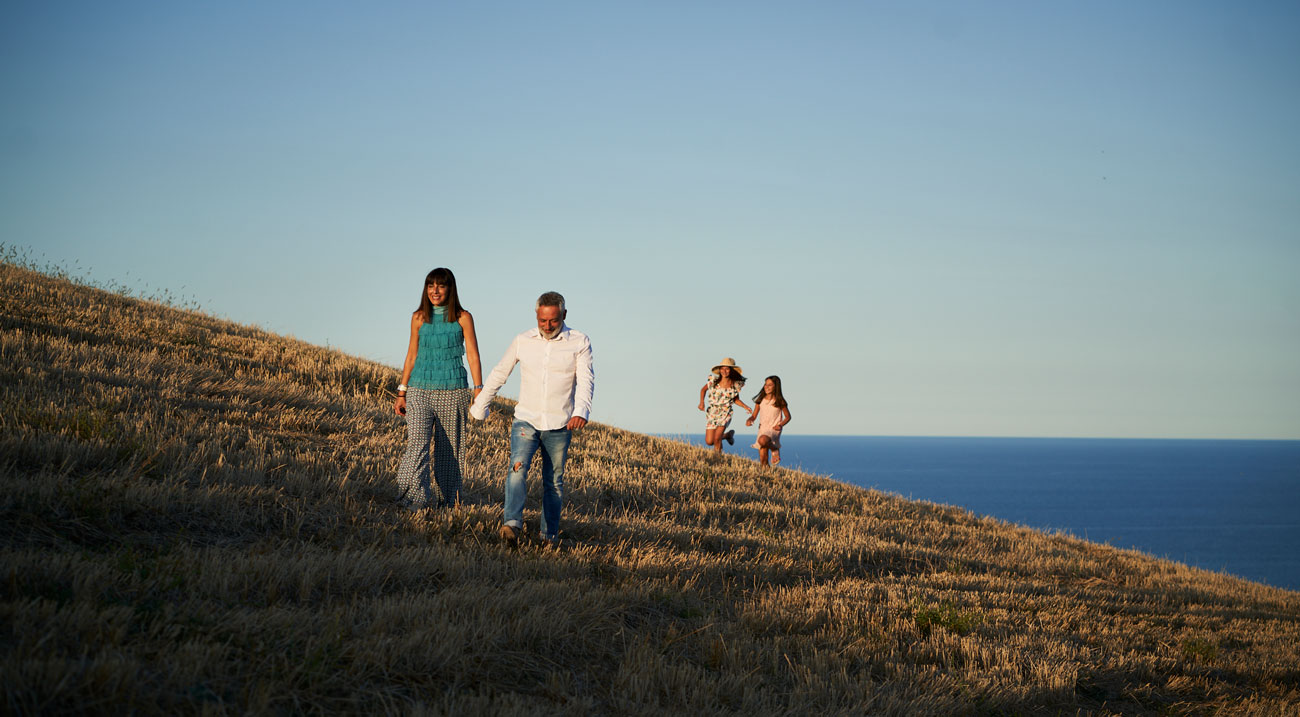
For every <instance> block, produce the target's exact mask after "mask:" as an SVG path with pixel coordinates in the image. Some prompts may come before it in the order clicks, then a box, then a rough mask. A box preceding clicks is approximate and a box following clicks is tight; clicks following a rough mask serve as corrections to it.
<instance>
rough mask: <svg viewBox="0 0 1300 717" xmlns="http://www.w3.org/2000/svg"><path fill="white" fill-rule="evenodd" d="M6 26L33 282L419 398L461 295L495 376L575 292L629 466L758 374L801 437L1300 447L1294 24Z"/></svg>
mask: <svg viewBox="0 0 1300 717" xmlns="http://www.w3.org/2000/svg"><path fill="white" fill-rule="evenodd" d="M4 7H5V11H4V14H5V20H4V22H3V23H0V93H3V94H2V95H0V96H3V98H4V102H5V107H6V110H5V112H4V113H0V153H2V154H0V156H3V157H4V158H5V159H4V161H3V163H0V242H4V243H7V244H11V245H18V246H24V247H29V248H30V249H31V250H32V253H33V254H34V255H36V256H38V257H43V258H44V259H46V260H49V261H52V262H55V263H60V264H64V265H66V266H69V267H71V266H74V264H75V265H77V266H79V267H80V270H82V271H85V272H87V273H89V274H90V275H91V276H92V278H95V279H98V280H100V281H109V280H115V281H119V282H122V283H126V284H132V285H137V286H142V287H143V286H146V285H147V286H148V287H150V288H153V289H160V288H167V289H171V290H173V291H177V292H180V293H183V294H184V295H186V296H191V297H194V298H195V299H197V300H198V301H199V302H200V303H201V304H202V306H203V307H204V309H205V310H207V311H209V312H210V313H213V314H216V315H219V316H224V317H226V318H230V319H233V320H236V321H239V322H243V323H252V324H258V325H261V326H263V327H265V328H267V329H269V330H272V331H276V332H281V333H287V334H292V335H294V336H297V337H299V338H302V339H305V340H308V341H311V342H313V343H319V344H326V343H328V344H329V345H330V346H333V347H337V348H339V349H342V350H344V351H346V352H348V353H351V354H355V355H359V356H364V357H368V358H372V359H375V360H378V361H381V362H384V363H387V364H390V365H393V366H397V365H398V363H399V362H400V361H401V358H402V355H403V353H404V351H405V342H406V325H407V320H408V316H409V312H410V311H411V310H412V309H413V308H414V306H415V302H416V300H417V298H418V295H419V291H420V284H421V281H422V279H423V276H424V274H425V273H426V272H427V271H428V270H429V269H431V268H433V267H435V266H447V267H450V268H451V269H453V270H454V271H455V272H456V275H457V277H458V279H459V283H460V288H461V294H462V296H463V299H464V303H465V305H466V306H467V307H468V308H469V309H470V310H471V311H473V312H474V314H475V317H476V320H477V323H478V325H479V338H480V342H481V344H482V347H483V353H484V357H485V363H486V364H487V365H486V366H485V367H484V370H485V371H486V370H488V369H489V368H490V366H491V365H492V364H493V363H495V361H496V359H497V358H498V357H499V356H500V354H501V351H502V350H504V348H505V347H506V345H507V344H508V343H509V341H510V338H511V337H512V336H513V335H514V334H515V333H517V332H518V331H521V330H523V329H526V328H528V327H529V326H530V325H531V323H532V316H531V313H532V302H533V300H534V299H535V298H536V296H537V295H538V294H540V293H541V292H542V291H545V290H551V289H554V290H558V291H561V292H562V293H564V294H565V295H566V296H567V297H568V299H569V305H570V314H569V323H570V324H571V325H572V326H574V327H577V328H580V329H582V330H584V331H586V332H587V333H589V334H590V335H591V336H592V340H593V345H594V347H595V351H596V370H597V395H596V401H595V412H594V414H593V418H594V419H595V420H599V421H603V422H607V423H612V424H615V425H619V426H623V427H626V428H630V429H633V430H641V431H655V432H674V433H676V432H699V431H702V430H703V417H702V414H700V413H699V412H698V411H697V410H696V409H695V403H696V401H697V399H698V391H699V388H700V386H701V385H702V383H703V379H704V377H705V375H706V374H707V372H708V369H709V367H710V366H712V365H713V364H714V363H716V362H717V361H718V360H719V359H721V358H722V357H724V356H732V357H735V359H736V360H737V362H738V363H740V364H741V365H742V366H743V367H744V369H745V371H746V373H747V374H749V375H750V376H752V377H755V378H758V379H761V378H762V377H763V376H766V375H768V374H778V375H780V376H781V377H782V378H783V380H784V382H785V385H786V392H787V397H788V398H789V399H790V403H791V407H792V412H793V414H794V423H792V424H791V426H790V431H791V433H792V434H795V433H809V434H866V435H984V436H1119V437H1225V438H1300V360H1297V357H1300V311H1298V310H1300V281H1297V280H1296V276H1297V274H1298V270H1300V209H1297V207H1300V201H1298V200H1300V197H1297V194H1300V142H1298V141H1297V139H1296V131H1295V128H1296V127H1300V71H1298V70H1297V68H1300V50H1297V46H1296V44H1295V42H1294V38H1295V37H1296V35H1297V32H1298V31H1300V9H1297V8H1296V6H1294V5H1292V4H1288V3H1245V4H1238V5H1232V6H1228V5H1224V4H1221V3H1200V2H1192V3H1189V2H1144V3H1122V2H1089V3H1031V2H1023V3H985V4H979V5H973V4H970V3H956V2H953V3H932V2H914V3H913V2H909V3H898V2H891V3H847V2H846V3H836V2H822V3H799V4H796V3H762V2H745V3H684V2H656V3H609V2H604V3H598V2H583V3H574V2H556V3H526V2H518V3H500V2H486V3H462V4H456V5H454V6H448V5H447V4H437V3H373V4H367V5H365V6H362V5H358V4H356V3H343V2H336V3H328V2H327V3H288V2H279V3H251V2H232V3H221V4H198V3H162V2H115V3H89V2H80V3H79V2H68V3H35V2H20V3H13V2H10V3H6V4H5V6H4ZM757 385H758V383H757V382H755V384H754V388H755V389H756V388H757ZM511 390H512V387H511V386H508V387H507V391H506V393H507V394H509V393H510V392H511ZM746 400H747V401H748V396H747V397H746Z"/></svg>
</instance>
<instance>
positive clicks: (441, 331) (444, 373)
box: [408, 306, 469, 390]
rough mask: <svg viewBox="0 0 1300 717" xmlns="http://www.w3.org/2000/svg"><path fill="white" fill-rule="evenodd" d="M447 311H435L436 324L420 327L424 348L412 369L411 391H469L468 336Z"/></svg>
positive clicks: (419, 351) (418, 353) (432, 322)
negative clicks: (467, 368)
mask: <svg viewBox="0 0 1300 717" xmlns="http://www.w3.org/2000/svg"><path fill="white" fill-rule="evenodd" d="M446 314H447V308H446V307H444V306H435V307H433V316H432V317H430V318H432V319H433V320H432V321H430V322H429V323H427V324H425V325H423V326H421V327H420V345H419V348H418V349H417V351H416V354H415V366H414V367H413V368H412V369H411V382H410V384H408V385H409V386H410V387H411V388H423V389H434V390H447V389H452V388H467V387H468V386H469V379H468V376H467V374H466V373H465V364H464V362H463V361H462V360H461V359H462V357H464V356H465V332H464V331H462V330H461V328H460V322H459V321H447V319H446Z"/></svg>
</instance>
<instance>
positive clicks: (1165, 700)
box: [0, 263, 1300, 714]
mask: <svg viewBox="0 0 1300 717" xmlns="http://www.w3.org/2000/svg"><path fill="white" fill-rule="evenodd" d="M0 297H2V298H0V309H2V316H0V427H2V428H3V432H2V438H0V567H2V568H3V572H2V573H0V578H2V582H0V585H2V587H0V614H2V615H3V628H2V629H0V630H2V631H0V673H2V674H3V676H4V677H3V688H2V690H3V696H2V697H0V709H3V710H4V711H6V712H10V713H19V714H36V713H41V714H54V713H68V712H85V711H89V712H106V713H122V712H127V711H138V712H140V713H143V714H172V713H176V712H198V711H204V712H214V713H244V712H250V711H251V712H268V711H269V712H304V711H312V712H315V711H321V712H339V711H347V712H357V711H366V712H371V711H379V712H383V711H388V712H402V713H410V712H421V711H429V712H434V713H458V714H474V713H482V712H488V711H493V712H506V713H521V714H527V713H535V714H553V713H561V714H639V713H646V714H649V713H660V714H662V713H669V712H671V713H681V712H694V713H729V712H737V713H746V714H817V713H821V714H844V713H850V714H852V713H871V714H891V713H894V714H904V713H908V714H916V713H929V714H954V713H956V714H964V713H980V714H997V713H1047V714H1058V713H1074V712H1076V711H1079V710H1082V711H1085V712H1102V713H1109V712H1117V713H1118V712H1123V713H1151V714H1201V713H1207V712H1213V711H1216V710H1223V711H1226V712H1228V713H1233V714H1237V713H1240V714H1246V713H1257V714H1280V713H1286V712H1291V713H1295V711H1296V710H1297V708H1298V706H1300V687H1298V684H1300V664H1298V658H1297V649H1298V648H1297V645H1300V594H1297V593H1295V592H1289V591H1285V590H1278V589H1273V588H1269V587H1266V586H1263V585H1259V584H1255V583H1250V582H1246V581H1243V580H1239V579H1235V578H1230V577H1226V576H1222V575H1217V574H1212V573H1208V572H1204V571H1199V570H1195V569H1191V568H1187V567H1184V566H1181V565H1178V564H1175V563H1171V562H1165V561H1160V560H1155V559H1152V558H1150V557H1147V556H1144V555H1141V554H1137V553H1133V552H1126V551H1120V550H1115V549H1112V548H1109V547H1104V546H1098V545H1093V544H1090V543H1087V542H1083V541H1079V540H1075V539H1071V538H1066V537H1061V536H1051V535H1046V534H1043V533H1039V532H1035V531H1031V530H1027V529H1022V528H1019V527H1016V526H1011V525H1007V524H1004V523H1001V522H998V521H995V520H991V519H986V518H979V517H975V516H972V515H971V514H969V513H967V512H965V511H962V510H959V509H955V508H948V507H941V506H935V505H931V504H926V503H918V502H912V501H908V500H904V499H902V498H899V497H896V496H890V495H883V494H880V493H877V492H873V491H867V490H861V489H858V488H853V487H849V486H844V485H840V484H837V483H835V482H833V481H830V480H828V479H824V478H819V477H815V476H809V475H805V474H801V473H798V472H793V471H788V470H775V471H772V472H767V473H763V472H760V471H759V470H757V468H756V466H755V464H754V463H753V462H752V461H750V460H746V459H742V458H738V457H731V456H728V457H725V458H723V459H722V460H720V461H716V462H715V461H714V460H712V459H711V458H710V457H709V455H708V453H707V452H705V451H702V450H699V449H695V448H690V447H687V446H684V445H681V444H678V443H674V442H671V441H667V440H663V439H658V438H653V437H648V436H643V435H637V434H633V433H628V432H625V431H621V430H618V429H616V428H612V427H609V426H605V425H600V424H593V425H592V426H590V427H589V428H588V429H587V430H585V431H583V432H581V433H579V434H578V436H577V437H576V438H575V442H574V447H573V451H572V453H571V461H570V470H569V473H568V481H567V482H568V495H567V504H566V509H565V519H566V522H565V525H564V529H565V539H566V544H565V546H564V547H563V548H562V549H561V550H560V551H558V552H551V551H546V550H542V549H541V548H540V547H537V546H533V545H526V546H525V547H523V548H522V549H521V550H520V551H518V552H512V551H510V550H508V549H506V548H505V547H504V546H502V545H501V544H500V543H499V541H498V540H497V538H496V528H497V527H498V525H499V523H500V505H501V499H502V485H501V483H502V481H501V478H502V475H503V469H504V467H505V465H506V460H507V457H506V453H507V439H506V437H505V430H506V420H507V416H508V414H509V406H508V405H505V404H504V403H499V404H498V405H497V406H496V409H497V410H496V411H495V414H494V416H493V418H492V419H491V420H489V421H487V422H486V423H485V424H474V425H473V427H472V431H471V434H470V446H469V450H468V455H469V458H468V461H469V465H468V467H467V473H468V478H467V494H468V496H469V501H468V503H467V504H466V505H463V506H460V507H458V508H455V509H450V510H444V511H440V512H435V513H433V514H432V515H429V516H427V517H425V516H423V515H420V516H413V515H411V514H409V513H406V512H403V511H401V510H399V509H398V508H397V507H396V506H395V505H394V502H393V499H394V497H395V495H396V491H395V489H394V485H393V478H394V473H395V469H396V463H397V460H398V455H399V452H400V450H401V446H402V444H403V437H404V427H403V424H402V423H401V421H400V419H398V418H397V417H396V416H394V415H393V414H392V410H391V393H390V392H391V390H392V389H393V387H394V386H395V383H396V379H397V375H396V372H395V371H394V370H392V369H390V368H387V367H384V366H380V365H377V364H374V363H371V362H367V361H363V360H359V359H355V358H352V357H348V356H345V355H342V354H339V353H337V352H334V351H329V350H326V349H322V348H318V347H315V346H310V345H307V344H304V343H302V342H299V341H295V340H292V339H286V338H283V337H279V336H274V335H271V334H268V333H265V332H263V331H260V330H258V329H255V328H249V327H246V326H239V325H235V324H232V323H229V322H224V321H219V320H216V319H212V318H209V317H206V316H203V315H200V314H196V313H189V312H184V311H180V310H176V309H172V308H168V307H165V306H160V305H157V304H151V303H147V302H142V301H138V300H134V299H129V298H124V297H122V296H119V295H116V294H113V293H109V292H105V291H101V290H97V289H92V288H87V287H84V286H78V285H75V284H72V283H69V282H67V281H63V280H60V279H54V278H50V277H48V276H45V275H42V274H38V273H35V272H32V271H29V270H27V269H25V268H21V267H18V266H14V265H12V264H7V263H6V264H3V265H0ZM480 330H493V329H491V327H480ZM496 330H500V331H506V330H507V329H506V328H505V327H498V328H497V329H496ZM597 409H598V414H599V396H597ZM531 487H532V488H533V495H534V497H535V496H536V487H537V486H536V481H535V480H534V481H533V485H532V486H531ZM528 517H529V522H530V527H532V528H534V529H535V527H536V513H535V504H533V505H530V511H529V514H528Z"/></svg>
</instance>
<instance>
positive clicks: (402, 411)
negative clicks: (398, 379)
mask: <svg viewBox="0 0 1300 717" xmlns="http://www.w3.org/2000/svg"><path fill="white" fill-rule="evenodd" d="M393 411H394V412H396V413H397V415H399V416H405V415H406V396H398V397H397V402H396V403H394V404H393Z"/></svg>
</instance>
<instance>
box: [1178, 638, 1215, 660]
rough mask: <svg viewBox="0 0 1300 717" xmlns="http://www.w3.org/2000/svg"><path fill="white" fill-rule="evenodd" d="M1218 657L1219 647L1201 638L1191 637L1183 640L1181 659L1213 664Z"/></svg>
mask: <svg viewBox="0 0 1300 717" xmlns="http://www.w3.org/2000/svg"><path fill="white" fill-rule="evenodd" d="M1218 656H1219V646H1218V645H1217V644H1215V643H1214V642H1211V641H1210V640H1207V639H1205V638H1203V637H1191V638H1188V639H1186V640H1183V658H1184V659H1187V660H1200V661H1203V662H1213V661H1214V658H1216V657H1218Z"/></svg>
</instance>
